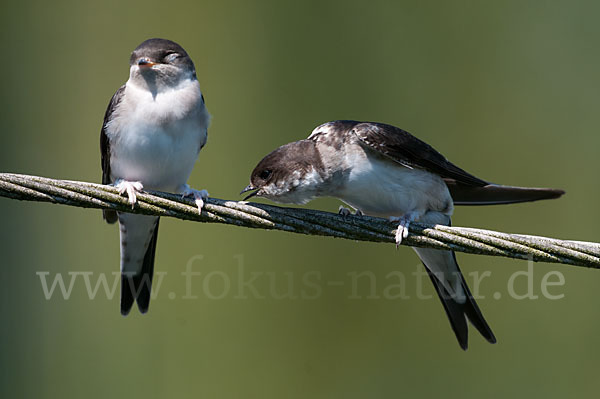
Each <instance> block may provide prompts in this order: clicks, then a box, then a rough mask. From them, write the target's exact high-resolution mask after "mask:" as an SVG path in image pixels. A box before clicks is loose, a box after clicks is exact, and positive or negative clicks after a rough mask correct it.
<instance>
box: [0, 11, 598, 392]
mask: <svg viewBox="0 0 600 399" xmlns="http://www.w3.org/2000/svg"><path fill="white" fill-rule="evenodd" d="M599 18H600V3H598V2H595V1H500V2H498V1H397V2H391V1H390V2H387V1H386V2H380V1H370V2H365V1H344V2H342V1H258V2H250V1H218V2H217V1H214V2H204V1H168V2H167V1H162V2H158V1H154V0H145V1H131V2H123V1H102V2H84V1H70V2H69V1H51V2H49V1H19V2H12V1H5V2H3V4H2V13H1V16H0V21H1V25H0V29H1V32H2V50H3V51H2V53H3V56H2V62H0V73H1V75H2V82H3V85H2V86H3V87H2V96H1V100H0V101H1V107H0V113H1V114H0V129H1V136H0V171H3V172H18V173H27V174H33V175H43V176H49V177H55V178H65V179H77V180H86V181H94V182H99V181H100V176H101V170H100V154H99V148H98V146H99V145H98V141H99V131H100V125H101V123H102V118H103V114H104V110H105V109H106V105H107V104H108V101H109V99H110V97H111V95H112V94H113V92H114V91H115V90H116V89H117V88H118V87H119V86H120V85H121V84H122V83H123V82H125V80H126V79H127V77H128V60H129V54H130V52H131V51H132V50H133V48H135V47H136V46H137V45H138V44H139V43H140V42H141V41H143V40H145V39H147V38H150V37H165V38H169V39H172V40H175V41H177V42H179V43H180V44H181V45H182V46H183V47H184V48H185V49H186V50H187V51H188V52H189V54H190V55H191V57H192V59H193V60H194V62H195V64H196V68H197V71H198V77H199V80H200V83H201V86H202V90H203V92H204V96H205V98H206V101H207V105H208V108H209V111H210V112H211V114H212V115H213V123H212V125H211V128H210V130H209V141H208V145H207V146H206V147H205V149H204V150H203V151H202V154H201V156H200V160H199V161H198V163H197V164H196V168H195V170H194V172H193V174H192V177H191V179H190V184H191V185H192V186H193V187H196V188H206V189H208V190H209V192H210V193H211V194H212V195H213V196H215V197H219V198H231V199H237V198H239V197H238V192H239V191H240V190H241V189H242V188H243V187H244V186H245V185H246V184H247V182H248V177H249V174H250V171H251V169H252V168H253V167H254V166H255V164H256V163H257V161H258V160H260V158H262V156H263V155H265V154H266V153H267V152H269V151H271V150H272V149H274V148H275V147H277V146H279V145H281V144H284V143H287V142H290V141H295V140H299V139H302V138H305V137H306V136H307V135H308V134H309V133H310V131H311V130H312V129H313V128H314V127H315V126H317V125H318V124H321V123H323V122H326V121H329V120H334V119H358V120H372V121H381V122H386V123H390V124H394V125H397V126H399V127H402V128H404V129H406V130H408V131H410V132H412V133H413V134H415V135H417V136H418V137H420V138H422V139H423V140H425V141H426V142H428V143H430V144H432V145H433V146H434V147H436V148H437V149H438V150H439V151H441V152H442V153H443V154H445V155H446V156H447V157H448V158H449V159H450V160H452V161H454V162H455V163H457V164H458V165H459V166H461V167H463V168H465V169H467V170H469V171H471V172H473V173H474V174H476V175H477V176H480V177H482V178H485V179H488V180H491V181H494V182H498V183H505V184H513V185H532V186H550V187H557V188H563V189H565V190H566V191H567V195H566V196H565V197H564V198H562V199H560V200H556V201H546V202H540V203H533V204H522V205H514V206H507V207H480V208H464V207H461V208H458V209H457V210H456V212H455V217H454V224H455V225H460V226H472V227H481V228H488V229H494V230H500V231H507V232H520V233H530V234H539V235H546V236H551V237H557V238H565V239H577V240H588V241H600V228H598V222H600V210H599V209H600V208H599V207H598V198H599V197H600V188H599V184H598V173H599V172H600V160H599V159H598V150H599V149H600V135H599V134H598V126H600V112H599V104H600V79H599V71H600V52H599V51H598V45H599V44H598V43H599V39H600V24H598V20H599ZM310 206H311V207H316V208H319V209H323V210H331V211H336V210H337V206H338V202H337V201H335V200H318V201H314V202H313V203H311V204H310ZM0 220H1V223H2V228H1V229H0V234H1V240H0V242H1V244H0V245H1V247H0V248H1V250H2V271H3V278H2V283H1V292H2V301H1V304H0V307H1V316H2V320H3V322H2V332H1V344H0V345H1V347H0V349H1V359H2V360H1V362H2V364H1V366H2V370H3V372H2V373H1V374H0V383H1V386H0V396H1V397H36V398H54V397H86V398H104V397H109V396H110V397H145V398H162V397H177V398H187V397H190V398H191V397H210V398H366V397H382V398H392V397H398V396H399V395H405V396H408V397H432V396H434V395H435V396H439V395H444V397H449V398H454V397H461V398H471V397H473V398H481V397H484V398H494V397H497V398H503V397H543V398H562V397H595V394H597V392H598V382H597V376H598V371H600V346H599V345H598V337H599V336H600V311H599V308H600V299H598V292H597V287H598V286H599V285H600V271H597V270H588V269H584V268H577V267H570V266H563V265H552V264H544V263H540V264H535V266H534V276H533V280H532V284H533V287H534V291H535V294H537V295H539V296H540V297H539V298H538V299H536V300H528V299H525V300H517V299H514V298H511V297H510V296H509V295H508V293H507V282H508V280H509V278H510V276H511V275H512V274H513V273H515V272H517V271H522V270H526V268H527V264H526V262H524V261H516V260H510V259H502V258H492V257H479V256H469V255H464V254H459V255H458V260H459V262H460V264H461V267H462V268H463V271H464V272H465V273H469V272H479V273H483V272H485V271H489V272H491V277H489V278H487V279H485V280H484V282H483V283H482V285H481V288H480V294H481V295H483V296H485V298H484V299H480V300H479V301H478V302H479V304H480V306H481V308H482V310H483V312H484V314H485V315H486V318H487V320H488V321H489V323H490V324H491V326H492V328H493V329H494V331H495V333H496V336H497V337H498V344H496V345H490V344H488V343H486V342H485V341H484V340H483V339H482V338H481V337H480V336H479V335H478V334H477V332H476V331H475V330H474V329H471V337H470V338H471V339H470V348H469V350H468V351H467V352H463V351H461V350H460V348H459V346H458V345H457V343H456V340H455V337H454V335H453V333H452V331H451V329H450V327H449V324H448V321H447V319H446V316H445V314H444V311H443V309H442V307H441V305H440V304H439V302H438V300H437V299H429V300H419V299H417V298H415V293H416V288H415V281H414V279H411V277H410V276H411V274H410V273H412V272H414V271H415V270H417V268H418V267H420V266H419V265H420V263H419V261H418V259H417V257H416V256H415V254H414V253H413V251H411V250H410V249H408V248H400V250H398V251H396V250H394V247H393V246H392V245H381V244H367V243H362V242H352V241H343V240H336V239H332V238H319V237H308V236H300V235H293V234H288V233H281V232H269V231H260V230H250V229H244V228H235V227H231V226H225V225H203V224H198V223H189V222H187V223H186V222H182V221H179V220H174V219H164V220H163V221H162V222H161V232H160V234H159V244H158V250H157V255H156V271H157V272H160V273H166V275H165V276H164V278H163V281H162V285H161V287H160V291H159V294H158V297H157V298H156V299H154V300H153V301H152V304H151V307H150V312H149V313H148V314H147V315H144V316H140V315H139V313H138V312H137V310H134V311H133V312H132V314H131V315H130V316H128V317H126V318H125V317H122V316H121V315H120V314H119V306H118V294H117V295H115V297H114V298H113V299H112V300H109V299H108V298H107V297H106V295H104V294H102V290H101V292H100V293H99V294H98V296H97V298H96V299H94V300H90V299H89V297H88V294H87V293H86V289H85V286H84V285H83V283H82V281H83V280H82V279H81V277H78V278H80V279H79V280H78V282H76V283H75V284H74V288H73V292H72V295H71V297H70V300H64V299H62V297H61V296H60V295H59V294H58V293H55V295H54V296H53V297H52V299H50V300H46V299H45V297H44V293H43V290H42V285H41V281H40V278H39V277H38V275H36V272H40V271H46V272H50V275H49V278H50V279H52V278H53V277H54V276H55V273H61V275H63V276H64V278H65V279H67V280H68V278H69V275H68V273H69V272H81V271H87V272H94V275H93V276H94V277H93V278H92V281H93V282H95V279H97V276H98V274H99V273H104V274H106V275H107V276H108V278H109V281H110V282H111V284H112V281H113V275H112V274H111V273H113V272H116V271H117V270H118V263H119V246H118V229H117V228H116V227H115V226H109V225H106V224H105V223H103V222H102V219H101V215H100V212H99V211H96V210H84V209H78V208H72V207H61V206H56V205H49V204H40V203H26V202H18V201H13V200H8V199H1V198H0ZM240 260H241V262H242V266H239V262H240ZM188 262H192V263H193V265H192V266H193V269H194V271H196V272H201V273H202V274H201V275H200V276H195V277H193V279H192V282H193V295H196V296H197V299H183V298H181V297H182V296H184V295H185V294H186V285H185V280H184V279H183V277H182V276H181V274H180V273H181V272H182V271H184V270H185V268H186V264H188ZM240 267H241V268H242V269H241V270H242V273H243V276H242V277H241V278H244V279H246V280H248V279H249V278H250V277H252V276H257V277H256V281H255V286H256V289H257V291H258V293H259V294H261V295H264V296H265V298H256V297H254V295H253V294H252V292H251V291H249V290H246V292H245V293H242V294H240V293H239V292H238V291H237V288H236V287H237V285H236V284H237V280H238V279H239V278H240V276H239V270H240V269H239V268H240ZM554 270H555V271H559V272H560V273H562V274H563V275H564V278H565V285H564V286H562V287H551V289H550V292H551V293H552V294H564V298H563V299H559V300H550V299H546V298H544V297H543V296H542V295H541V291H540V284H541V281H542V279H543V277H544V274H545V273H547V272H549V271H554ZM368 271H370V272H371V273H372V276H374V277H375V279H376V284H377V285H376V290H377V294H378V295H379V296H380V297H379V298H370V299H369V298H366V296H368V294H369V289H370V284H369V282H368V281H366V279H361V280H360V282H359V284H358V285H357V287H356V288H357V289H358V290H359V292H360V294H361V296H362V298H360V299H357V298H353V297H352V286H351V284H350V283H349V281H350V280H349V276H350V274H349V273H352V272H368ZM393 271H402V272H403V273H405V274H406V275H407V289H406V291H407V295H409V296H411V299H404V300H403V299H386V298H383V297H381V293H382V292H383V290H384V288H385V287H386V286H388V285H389V284H390V283H391V282H390V281H389V279H386V276H387V275H388V274H389V273H391V272H393ZM209 273H212V274H210V275H209V276H210V277H211V278H210V279H204V277H205V276H207V275H208V274H209ZM252 273H254V274H252ZM311 273H312V274H311ZM316 273H320V275H319V280H318V283H319V284H320V285H319V289H313V288H311V287H310V286H307V285H305V284H303V281H302V278H303V277H306V276H307V275H308V276H312V277H311V278H313V277H314V276H316V275H317V274H316ZM290 276H291V277H290ZM288 278H293V279H294V280H293V281H292V288H293V289H294V290H295V294H296V295H298V294H299V293H301V290H302V289H305V290H306V291H307V293H308V294H309V296H314V297H316V298H314V299H307V298H304V299H302V298H295V299H290V298H284V299H277V298H276V297H275V295H273V292H272V290H273V289H275V290H276V292H279V293H282V292H286V291H287V289H288V285H287V281H288V280H287V279H288ZM315 280H316V279H313V280H312V281H315ZM225 281H229V282H230V283H231V287H230V291H229V292H228V293H227V292H226V291H225V289H226V288H227V287H226V285H225V284H226V282H225ZM329 281H333V282H336V281H343V282H344V283H345V284H344V285H343V286H335V285H328V284H327V282H329ZM469 281H472V279H471V278H469ZM516 281H517V283H516V288H515V289H516V291H517V292H519V293H521V292H524V291H525V290H526V289H527V283H526V281H525V279H524V278H518V279H517V280H516ZM424 291H425V293H427V294H431V293H433V289H432V288H431V287H430V286H429V284H427V285H426V286H425V288H424ZM223 292H225V293H227V295H224V297H223V298H222V299H215V298H214V296H215V295H216V296H219V294H220V293H223ZM494 293H499V294H500V295H501V297H500V299H495V298H494V296H493V294H494ZM168 294H171V296H169V295H168ZM211 295H212V296H211ZM236 295H237V296H238V297H239V296H244V295H245V296H247V298H245V299H244V298H238V297H236Z"/></svg>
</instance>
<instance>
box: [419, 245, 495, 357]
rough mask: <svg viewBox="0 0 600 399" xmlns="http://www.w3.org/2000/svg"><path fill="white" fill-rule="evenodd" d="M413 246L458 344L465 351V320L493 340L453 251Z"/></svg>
mask: <svg viewBox="0 0 600 399" xmlns="http://www.w3.org/2000/svg"><path fill="white" fill-rule="evenodd" d="M413 249H414V250H415V251H416V252H417V254H418V255H419V258H420V259H421V262H422V263H423V266H425V270H427V274H428V275H429V278H430V279H431V282H432V283H433V286H434V287H435V290H436V292H437V294H438V297H439V298H440V301H441V302H442V305H443V306H444V310H445V311H446V315H447V316H448V320H449V321H450V326H451V327H452V330H453V331H454V334H455V335H456V339H457V340H458V344H459V345H460V347H461V348H462V349H464V350H466V349H467V347H468V341H469V340H468V326H467V320H469V321H470V322H471V324H473V326H475V328H476V329H477V330H478V331H479V332H480V333H481V335H482V336H483V337H484V338H485V339H486V340H487V341H489V342H491V343H496V337H495V336H494V333H493V332H492V329H491V328H490V326H489V325H488V324H487V322H486V321H485V318H484V317H483V315H482V314H481V310H479V307H478V306H477V303H476V302H475V299H474V298H473V295H472V294H471V291H470V290H469V287H468V286H467V282H466V281H465V278H464V276H463V274H462V273H461V271H460V268H459V267H458V263H457V262H456V256H455V254H454V252H452V251H443V250H437V249H430V248H413ZM444 280H445V282H444ZM449 282H451V284H449ZM449 286H450V287H456V286H460V287H461V289H452V290H451V289H449V288H448V287H449Z"/></svg>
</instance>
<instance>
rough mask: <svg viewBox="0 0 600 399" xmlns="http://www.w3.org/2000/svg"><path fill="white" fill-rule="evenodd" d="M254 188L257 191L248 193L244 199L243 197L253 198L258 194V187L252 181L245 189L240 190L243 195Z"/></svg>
mask: <svg viewBox="0 0 600 399" xmlns="http://www.w3.org/2000/svg"><path fill="white" fill-rule="evenodd" d="M252 190H256V191H255V192H253V193H250V194H248V195H247V196H246V198H244V199H243V200H244V201H246V200H247V199H248V198H252V197H254V196H255V195H256V194H258V189H257V188H256V187H254V186H252V183H250V184H248V185H247V186H246V188H245V189H243V190H242V191H241V192H240V195H242V194H244V193H247V192H248V191H252Z"/></svg>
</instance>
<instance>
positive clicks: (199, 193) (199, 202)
mask: <svg viewBox="0 0 600 399" xmlns="http://www.w3.org/2000/svg"><path fill="white" fill-rule="evenodd" d="M208 195H209V194H208V191H206V190H195V189H193V188H191V187H190V186H188V185H187V184H186V185H185V186H183V190H182V192H181V198H184V197H194V202H195V203H196V206H197V207H198V213H199V214H202V208H203V207H204V201H206V200H207V199H208Z"/></svg>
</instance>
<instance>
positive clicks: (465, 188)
mask: <svg viewBox="0 0 600 399" xmlns="http://www.w3.org/2000/svg"><path fill="white" fill-rule="evenodd" d="M253 190H254V192H252V193H251V194H250V195H248V196H247V197H246V198H245V199H248V198H250V197H252V196H259V197H265V198H268V199H270V200H273V201H276V202H282V203H295V204H305V203H307V202H308V201H310V200H311V199H313V198H316V197H325V196H328V197H335V198H338V199H340V200H342V201H343V202H345V203H346V204H348V205H350V206H351V207H353V208H354V209H356V212H357V213H363V214H366V215H370V216H378V217H386V218H390V220H392V221H397V222H398V229H397V232H396V243H397V244H400V242H401V241H402V239H403V238H405V237H407V235H408V227H409V225H410V223H411V222H412V221H420V222H423V223H432V224H442V225H447V226H449V225H450V216H451V215H452V212H453V210H454V205H492V204H510V203H516V202H526V201H537V200H542V199H552V198H558V197H560V196H561V195H562V194H564V192H563V191H561V190H554V189H548V188H525V187H511V186H501V185H497V184H492V183H488V182H487V181H485V180H482V179H480V178H478V177H475V176H473V175H471V174H469V173H467V172H465V171H464V170H462V169H461V168H459V167H457V166H456V165H454V164H452V163H450V162H449V161H448V160H447V159H446V158H445V157H444V156H443V155H441V154H440V153H439V152H437V151H436V150H434V149H433V148H432V147H431V146H429V145H428V144H426V143H424V142H422V141H421V140H419V139H417V138H416V137H414V136H413V135H411V134H410V133H408V132H406V131H404V130H402V129H399V128H397V127H394V126H390V125H386V124H383V123H372V122H356V121H334V122H329V123H325V124H323V125H321V126H319V127H317V128H315V129H314V130H313V132H312V133H311V135H310V136H309V137H308V139H306V140H300V141H297V142H294V143H290V144H286V145H284V146H281V147H279V148H278V149H276V150H275V151H273V152H271V153H270V154H268V155H267V156H266V157H264V158H263V159H262V160H261V161H260V162H259V163H258V165H257V166H256V168H254V170H253V172H252V175H251V177H250V184H249V185H248V186H247V187H246V188H245V189H244V190H243V191H242V193H244V192H248V191H253ZM346 211H347V210H346ZM414 250H415V251H416V252H417V255H418V256H419V258H420V259H421V261H422V262H423V264H424V265H425V269H426V270H427V272H428V274H429V277H430V278H431V281H432V282H433V285H434V287H435V289H436V291H437V293H438V296H439V297H440V300H441V301H442V304H443V305H444V309H445V310H446V313H447V315H448V319H449V320H450V324H451V326H452V329H453V330H454V333H455V334H456V338H457V339H458V342H459V344H460V346H461V348H463V349H465V350H466V349H467V345H468V332H467V323H466V320H467V319H468V320H470V321H471V323H472V324H473V325H474V326H475V328H477V330H479V332H480V333H481V334H482V335H483V336H484V337H485V338H486V339H487V340H488V341H489V342H491V343H495V342H496V338H495V337H494V334H493V333H492V330H491V329H490V327H489V326H488V324H487V322H486V321H485V319H484V318H483V315H482V314H481V311H480V310H479V307H478V306H477V304H476V303H475V300H474V299H473V297H472V295H471V293H470V292H469V288H468V287H467V284H466V282H465V279H464V277H463V275H462V273H461V272H460V269H459V267H458V264H457V263H456V257H455V255H454V252H452V251H444V250H435V249H427V248H414Z"/></svg>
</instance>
